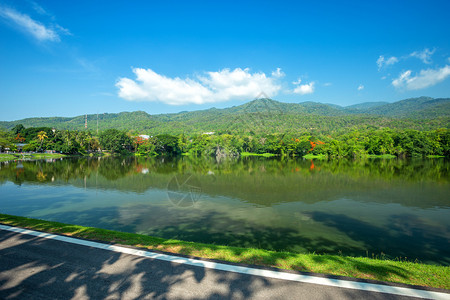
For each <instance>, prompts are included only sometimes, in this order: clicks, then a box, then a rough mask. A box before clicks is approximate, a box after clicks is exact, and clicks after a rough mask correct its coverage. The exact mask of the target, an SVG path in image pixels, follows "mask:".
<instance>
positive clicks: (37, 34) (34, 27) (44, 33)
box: [0, 7, 70, 42]
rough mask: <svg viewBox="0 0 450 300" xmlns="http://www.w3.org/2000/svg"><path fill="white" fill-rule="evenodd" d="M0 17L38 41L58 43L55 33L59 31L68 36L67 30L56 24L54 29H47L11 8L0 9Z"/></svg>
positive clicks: (57, 35) (57, 36)
mask: <svg viewBox="0 0 450 300" xmlns="http://www.w3.org/2000/svg"><path fill="white" fill-rule="evenodd" d="M0 17H2V18H3V19H6V20H7V21H9V22H10V23H12V24H14V25H15V26H17V28H18V29H20V30H23V31H25V32H27V33H29V34H30V35H31V36H33V37H34V38H35V39H37V40H39V41H52V42H59V41H60V37H59V34H58V32H57V31H60V32H62V33H63V34H70V32H69V31H68V30H67V29H65V28H63V27H61V26H59V25H57V24H56V25H55V28H50V27H47V26H45V25H43V24H42V23H40V22H39V21H36V20H33V19H32V18H31V17H30V16H28V15H26V14H22V13H20V12H18V11H16V10H14V9H12V8H7V7H0Z"/></svg>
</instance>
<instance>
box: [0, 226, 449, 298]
mask: <svg viewBox="0 0 450 300" xmlns="http://www.w3.org/2000/svg"><path fill="white" fill-rule="evenodd" d="M0 229H2V230H7V231H11V232H17V233H22V234H27V235H32V236H36V237H40V238H45V239H51V240H57V241H61V242H66V243H71V244H77V245H83V246H88V247H92V248H97V249H103V250H109V251H114V252H119V253H124V254H131V255H136V256H141V257H148V258H152V259H158V260H163V261H168V262H173V263H178V264H185V265H190V266H196V267H203V268H208V269H213V270H221V271H228V272H235V273H239V274H247V275H254V276H261V277H268V278H275V279H282V280H289V281H297V282H303V283H311V284H319V285H324V286H331V287H338V288H347V289H354V290H363V291H369V292H378V293H387V294H394V295H400V296H409V297H417V298H425V299H446V300H450V294H448V293H442V292H434V291H426V290H420V289H414V288H406V287H397V286H389V285H383V284H374V283H366V282H357V281H349V280H341V279H332V278H323V277H316V276H311V275H302V274H294V273H287V272H281V271H272V270H264V269H256V268H249V267H242V266H235V265H228V264H225V263H216V262H211V261H203V260H199V259H192V258H187V257H180V256H173V255H167V254H161V253H155V252H151V251H146V250H137V249H131V248H126V247H121V246H115V245H108V244H103V243H98V242H92V241H87V240H81V239H77V238H72V237H68V236H61V235H55V234H50V233H44V232H38V231H34V230H29V229H23V228H17V227H11V226H6V225H0Z"/></svg>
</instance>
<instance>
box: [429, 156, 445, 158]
mask: <svg viewBox="0 0 450 300" xmlns="http://www.w3.org/2000/svg"><path fill="white" fill-rule="evenodd" d="M443 157H445V156H444V155H427V158H443Z"/></svg>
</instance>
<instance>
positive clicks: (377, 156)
mask: <svg viewBox="0 0 450 300" xmlns="http://www.w3.org/2000/svg"><path fill="white" fill-rule="evenodd" d="M365 157H367V158H382V159H392V158H397V156H395V155H392V154H380V155H376V154H368V155H367V156H365Z"/></svg>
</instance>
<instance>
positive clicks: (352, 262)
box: [0, 214, 450, 289]
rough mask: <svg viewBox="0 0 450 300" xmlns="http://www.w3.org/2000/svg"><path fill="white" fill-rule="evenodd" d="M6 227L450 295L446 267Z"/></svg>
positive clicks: (44, 226) (76, 229) (37, 224)
mask: <svg viewBox="0 0 450 300" xmlns="http://www.w3.org/2000/svg"><path fill="white" fill-rule="evenodd" d="M0 223H3V224H6V225H11V226H19V227H23V228H29V229H34V230H40V231H45V232H52V233H59V234H64V235H69V236H73V237H80V238H85V239H91V240H97V241H105V242H113V243H117V244H124V245H131V246H135V247H140V248H146V249H150V250H151V249H156V250H160V251H165V252H170V253H179V254H184V255H192V256H197V257H203V258H209V259H218V260H222V261H228V262H234V263H244V264H253V265H261V266H268V267H276V268H280V269H287V270H295V271H303V272H314V273H324V274H332V275H342V276H349V277H355V278H363V279H374V280H382V281H390V282H398V283H406V284H414V285H421V286H429V287H436V288H444V289H450V267H445V266H433V265H425V264H419V263H413V262H407V261H400V260H383V259H373V258H368V257H348V256H337V255H316V254H299V253H289V252H274V251H268V250H262V249H251V248H239V247H229V246H217V245H209V244H200V243H192V242H184V241H178V240H167V239H162V238H157V237H151V236H146V235H140V234H133V233H124V232H117V231H111V230H104V229H98V228H92V227H84V226H76V225H70V224H63V223H58V222H49V221H43V220H36V219H30V218H24V217H17V216H11V215H5V214H0Z"/></svg>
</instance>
